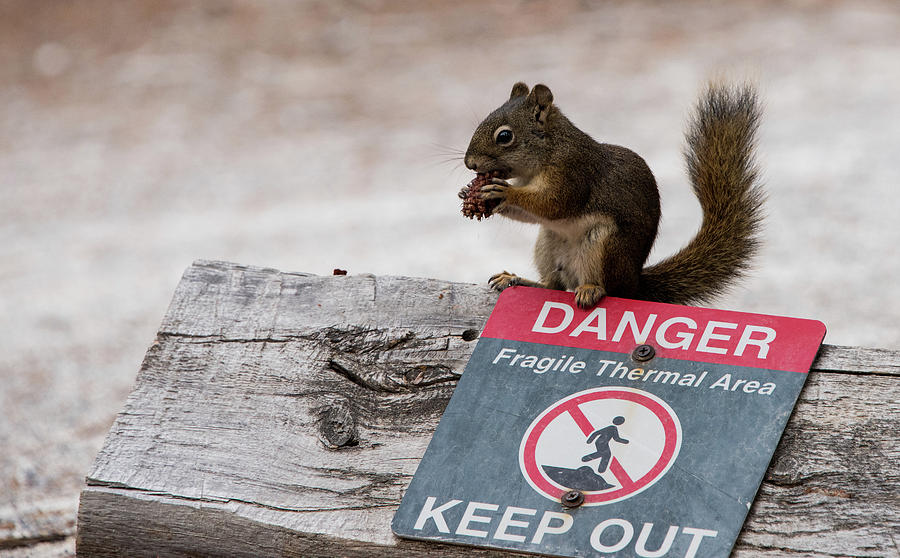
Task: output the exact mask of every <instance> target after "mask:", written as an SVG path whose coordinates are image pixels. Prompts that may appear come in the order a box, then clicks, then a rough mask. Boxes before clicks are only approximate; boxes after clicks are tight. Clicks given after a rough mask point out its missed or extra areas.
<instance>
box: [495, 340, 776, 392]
mask: <svg viewBox="0 0 900 558" xmlns="http://www.w3.org/2000/svg"><path fill="white" fill-rule="evenodd" d="M491 364H492V365H495V366H510V367H517V368H520V369H527V370H530V371H531V372H533V373H535V374H545V373H548V372H550V373H569V374H580V373H581V372H583V371H585V370H589V372H588V373H590V374H594V375H596V376H600V377H607V378H613V379H619V380H631V381H632V382H636V383H641V382H643V383H651V384H653V383H655V384H668V385H677V386H681V387H688V388H699V387H706V388H708V389H718V390H722V391H728V392H742V393H756V394H759V395H771V394H772V393H774V392H775V389H776V388H777V387H778V386H777V385H776V384H775V382H769V381H762V380H754V379H746V378H736V377H733V376H732V374H721V375H715V376H714V378H715V380H713V379H712V378H708V376H709V372H707V371H703V372H700V373H697V374H695V373H690V372H688V373H685V372H676V371H673V370H660V369H654V368H641V367H635V366H634V365H633V364H631V365H629V364H627V363H626V362H625V361H615V360H606V359H600V360H596V361H592V362H591V363H590V364H589V363H588V362H585V361H583V360H575V357H573V356H568V355H565V354H563V355H562V356H560V357H549V356H544V355H532V354H527V353H523V352H519V351H518V350H516V349H512V348H509V347H503V348H501V349H500V350H499V351H497V354H496V355H495V356H494V358H493V360H491Z"/></svg>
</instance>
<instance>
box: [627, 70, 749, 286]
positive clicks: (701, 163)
mask: <svg viewBox="0 0 900 558" xmlns="http://www.w3.org/2000/svg"><path fill="white" fill-rule="evenodd" d="M759 120H760V108H759V102H758V99H757V96H756V92H755V91H754V89H753V87H752V86H750V85H744V86H742V87H738V88H729V87H727V86H723V85H717V84H713V85H710V86H709V88H708V89H707V90H706V92H705V93H704V95H703V96H702V97H701V98H700V101H699V102H698V103H697V112H696V114H695V115H694V118H693V121H692V122H691V123H690V126H689V128H688V131H687V146H686V148H685V157H686V159H687V167H688V174H689V176H690V179H691V183H692V185H693V188H694V192H695V193H696V194H697V198H698V199H699V200H700V206H701V207H702V208H703V224H702V225H701V226H700V230H699V232H698V233H697V235H696V236H695V237H694V239H693V240H691V242H690V243H689V244H688V245H687V246H685V247H684V248H682V249H681V250H680V251H679V252H677V253H676V254H675V255H673V256H671V257H669V258H667V259H665V260H663V261H661V262H659V263H657V264H655V265H652V266H649V267H646V268H644V270H643V271H642V272H641V279H640V281H641V284H640V291H641V296H640V297H639V298H642V299H644V300H653V301H657V302H670V303H675V304H695V303H699V302H704V301H708V300H709V299H711V298H713V297H714V296H716V295H719V294H721V293H722V292H723V291H725V290H726V289H727V288H728V287H729V286H730V283H731V282H732V281H733V280H735V279H737V278H738V277H740V276H742V275H743V274H744V273H745V272H746V271H747V268H748V267H749V262H750V260H751V258H752V257H753V255H754V254H755V253H756V251H757V249H758V247H759V238H758V232H759V227H760V222H761V220H762V203H763V199H764V195H763V192H762V189H761V187H760V185H759V184H758V174H759V171H758V169H757V167H756V164H755V162H754V157H753V151H754V147H755V141H756V140H755V135H756V130H757V128H758V126H759Z"/></svg>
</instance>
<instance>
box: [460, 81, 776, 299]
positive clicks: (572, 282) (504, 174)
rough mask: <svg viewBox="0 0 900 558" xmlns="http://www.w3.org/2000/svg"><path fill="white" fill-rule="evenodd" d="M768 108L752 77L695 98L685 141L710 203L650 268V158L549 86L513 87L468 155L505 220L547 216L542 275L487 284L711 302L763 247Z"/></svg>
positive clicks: (540, 251)
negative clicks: (590, 124)
mask: <svg viewBox="0 0 900 558" xmlns="http://www.w3.org/2000/svg"><path fill="white" fill-rule="evenodd" d="M760 116H761V109H760V107H759V102H758V99H757V94H756V92H755V90H754V88H753V87H752V86H751V85H743V86H738V87H729V86H726V85H722V84H715V83H713V84H710V85H709V86H708V87H707V89H706V90H705V92H704V93H703V94H702V95H701V97H700V100H699V102H698V103H697V107H696V113H695V114H694V116H693V118H692V119H691V121H690V123H689V126H688V130H687V133H686V138H687V146H686V148H685V150H684V154H685V157H686V159H687V168H688V174H689V177H690V180H691V184H692V186H693V190H694V193H695V194H696V195H697V198H698V199H699V201H700V205H701V207H702V209H703V222H702V225H701V226H700V229H699V231H698V232H697V234H696V236H695V237H694V238H693V239H692V240H691V241H690V242H689V243H688V244H687V246H685V247H684V248H682V249H681V250H680V251H678V252H677V253H676V254H674V255H672V256H670V257H669V258H666V259H664V260H662V261H661V262H659V263H657V264H655V265H651V266H648V267H644V262H645V261H646V259H647V256H648V255H649V253H650V248H651V247H652V246H653V241H654V240H655V238H656V233H657V227H658V225H659V218H660V206H659V190H658V189H657V186H656V180H655V179H654V177H653V173H652V172H651V171H650V168H649V167H648V166H647V163H646V162H645V161H644V160H643V159H642V158H641V157H640V156H639V155H638V154H637V153H635V152H633V151H631V150H630V149H627V148H625V147H620V146H618V145H611V144H605V143H598V142H597V141H595V140H594V139H592V138H591V137H590V136H589V135H588V134H586V133H584V132H582V131H581V130H580V129H578V128H577V127H576V126H575V125H574V124H572V122H571V121H569V119H568V118H566V117H565V116H564V115H563V113H562V112H561V111H560V110H559V108H557V106H556V105H554V104H553V94H552V93H551V92H550V89H549V88H548V87H547V86H546V85H543V84H539V85H535V86H534V88H533V89H531V91H529V89H528V86H527V85H525V84H524V83H522V82H519V83H516V84H515V85H513V88H512V92H511V93H510V96H509V100H508V101H506V102H505V103H504V104H503V105H502V106H500V107H499V108H498V109H497V110H495V111H494V112H492V113H491V114H490V115H488V116H487V118H485V119H484V121H483V122H481V124H479V125H478V127H477V128H476V130H475V132H474V134H473V136H472V140H471V142H470V143H469V147H468V149H467V150H466V154H465V158H464V162H465V165H466V167H468V168H469V169H471V170H473V171H475V172H476V173H477V174H478V176H479V177H483V178H485V180H484V182H485V184H484V185H483V186H482V187H481V189H480V191H479V192H477V193H475V192H472V193H470V192H469V190H470V188H469V187H466V188H463V190H462V191H461V192H460V197H462V198H465V197H466V196H467V195H474V196H479V197H480V199H481V200H485V201H489V202H490V203H492V204H493V205H492V207H493V212H494V213H499V214H500V215H503V216H504V217H507V218H510V219H514V220H517V221H523V222H526V223H538V224H540V226H541V228H540V232H539V234H538V238H537V242H536V244H535V247H534V260H535V264H536V266H537V269H538V272H539V273H540V281H531V280H527V279H523V278H521V277H519V276H517V275H514V274H512V273H509V272H507V271H503V272H500V273H497V274H496V275H494V276H492V277H491V278H490V280H489V284H490V286H491V287H492V288H494V289H496V290H497V291H502V290H504V289H506V288H508V287H512V286H515V285H525V286H531V287H542V288H548V289H559V290H573V291H575V301H576V303H577V304H578V306H579V307H581V308H584V309H587V308H591V307H593V306H594V305H596V304H597V302H599V301H600V299H601V298H602V297H603V296H604V295H610V296H618V297H624V298H635V299H640V300H649V301H655V302H666V303H672V304H695V303H701V302H707V301H709V300H711V299H712V298H714V297H715V296H717V295H720V294H721V293H722V292H724V291H725V290H726V289H727V288H728V286H729V285H730V283H731V282H732V281H733V280H735V279H736V278H739V277H741V276H742V275H743V274H744V273H745V272H746V271H747V269H748V267H749V262H750V259H751V258H752V256H753V255H754V254H755V253H756V251H757V249H758V247H759V238H758V233H759V228H760V225H761V221H762V204H763V199H764V194H763V191H762V188H761V186H760V185H759V181H758V175H759V172H758V169H757V166H756V163H755V162H754V154H753V152H754V148H755V134H756V131H757V128H758V126H759V120H760Z"/></svg>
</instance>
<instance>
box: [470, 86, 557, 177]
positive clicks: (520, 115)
mask: <svg viewBox="0 0 900 558" xmlns="http://www.w3.org/2000/svg"><path fill="white" fill-rule="evenodd" d="M554 112H558V111H556V108H555V107H554V106H553V93H551V92H550V89H549V88H548V87H547V86H546V85H543V84H538V85H535V86H534V88H533V89H532V90H531V92H529V91H528V86H527V85H525V84H524V83H522V82H519V83H516V84H515V85H513V88H512V92H511V93H510V94H509V100H508V101H506V102H505V103H503V105H502V106H501V107H500V108H498V109H497V110H495V111H494V112H492V113H491V114H489V115H488V117H487V118H485V119H484V120H483V121H482V122H481V124H479V125H478V128H476V129H475V133H474V134H473V135H472V141H470V142H469V148H468V149H467V150H466V157H465V163H466V166H467V167H468V168H469V169H471V170H473V171H475V172H477V173H489V172H492V171H498V172H499V174H500V176H502V177H503V178H507V179H509V178H522V179H524V180H528V179H530V178H531V177H533V176H534V175H536V174H537V173H538V171H539V170H540V168H541V166H542V165H543V163H544V161H543V159H544V158H545V157H546V155H547V153H548V149H547V147H546V143H547V141H548V134H547V126H548V119H550V118H549V117H551V116H552V114H553V113H554Z"/></svg>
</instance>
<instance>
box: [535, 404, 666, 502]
mask: <svg viewBox="0 0 900 558" xmlns="http://www.w3.org/2000/svg"><path fill="white" fill-rule="evenodd" d="M607 414H609V415H612V414H616V415H626V416H628V417H629V419H628V420H630V422H631V423H632V425H633V424H634V423H635V422H637V423H639V424H642V425H643V426H642V427H641V428H640V429H637V428H635V427H634V426H632V429H631V430H632V432H638V431H640V432H642V433H653V434H654V439H653V440H650V441H649V442H646V443H642V440H629V442H631V443H633V444H634V445H632V446H631V447H632V448H635V449H629V448H628V446H627V445H615V441H613V442H608V443H609V444H610V445H615V448H616V451H615V452H613V453H619V454H620V455H619V457H621V454H622V453H623V452H629V454H630V455H631V456H632V457H631V459H624V460H623V459H620V458H619V457H612V458H611V459H609V460H608V467H607V468H606V469H605V471H603V472H602V473H603V474H602V478H603V479H608V482H607V481H604V480H598V481H596V482H600V483H602V484H603V485H604V488H599V489H593V490H591V489H584V488H583V485H582V487H579V486H567V485H566V484H570V485H577V484H578V482H582V483H583V482H585V481H584V480H581V481H570V482H567V480H568V479H571V478H572V476H573V475H576V476H577V475H578V474H579V473H580V474H581V475H582V477H583V476H584V475H593V476H594V477H598V478H599V477H600V475H598V474H596V473H594V472H593V471H592V470H590V471H586V469H590V467H589V466H587V465H583V464H581V463H580V461H582V459H576V458H577V457H579V456H580V454H581V453H583V450H584V449H585V448H586V447H588V446H587V445H585V439H586V438H587V439H590V436H591V434H592V433H594V432H596V431H598V429H600V428H601V427H602V426H604V424H600V423H599V422H598V420H599V419H598V417H600V416H604V415H607ZM618 418H619V419H623V420H622V422H627V421H626V420H625V419H624V417H623V416H618ZM605 420H606V419H604V420H600V422H605ZM616 424H621V423H616ZM644 437H646V436H644ZM623 440H624V438H623ZM681 440H682V433H681V424H680V422H679V420H678V417H677V416H676V415H675V412H674V411H673V410H672V408H671V407H669V405H668V404H667V403H666V402H665V401H663V400H662V399H660V398H659V397H657V396H655V395H653V394H651V393H647V392H645V391H641V390H638V389H633V388H626V387H601V388H594V389H589V390H586V391H582V392H578V393H575V394H572V395H570V396H568V397H566V398H564V399H561V400H559V401H557V402H556V403H554V404H553V405H551V406H550V407H548V408H547V409H545V410H544V411H543V412H542V413H541V414H540V415H538V416H537V418H535V419H534V421H533V422H532V423H531V426H529V427H528V430H527V431H526V432H525V435H524V436H523V438H522V444H521V445H520V448H519V465H520V468H521V470H522V474H523V475H524V477H525V479H526V480H527V481H528V483H529V484H530V485H531V486H532V488H534V489H535V490H536V491H538V492H539V493H540V494H542V495H543V496H545V497H547V498H549V499H551V500H556V501H560V500H561V498H562V496H563V495H564V494H565V493H566V492H568V491H570V490H572V489H576V490H581V492H583V494H584V504H583V505H603V504H610V503H613V502H617V501H620V500H624V499H625V498H629V497H631V496H634V495H635V494H637V493H639V492H641V491H643V490H646V489H647V488H649V487H650V486H651V485H653V484H654V483H655V482H656V481H658V480H659V479H660V478H661V477H662V476H663V475H664V474H665V473H666V472H667V471H668V470H669V468H670V467H671V466H672V464H673V463H674V462H675V458H676V457H677V456H678V451H679V449H680V448H681ZM626 443H628V442H626ZM598 447H599V446H598ZM541 453H543V456H542V457H539V454H541ZM548 455H549V456H551V457H548ZM566 455H569V456H570V457H566ZM571 456H575V457H574V458H573V457H571ZM587 457H590V455H589V456H585V458H584V459H587ZM554 460H556V461H559V460H563V461H568V464H569V465H570V468H568V469H567V468H565V467H551V466H549V465H550V464H549V463H548V461H554ZM623 461H625V463H624V464H623ZM572 463H575V465H572ZM579 465H580V466H579ZM576 468H577V470H576ZM629 469H631V472H629ZM548 471H550V472H551V473H552V472H553V471H557V472H558V471H571V472H572V473H571V474H569V475H568V477H567V478H566V479H564V480H562V481H561V480H560V477H559V475H556V476H555V477H554V476H553V475H552V474H548ZM635 472H636V474H635ZM588 484H590V483H588Z"/></svg>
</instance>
